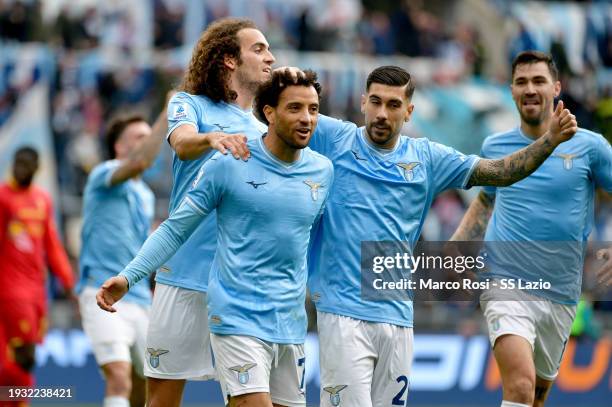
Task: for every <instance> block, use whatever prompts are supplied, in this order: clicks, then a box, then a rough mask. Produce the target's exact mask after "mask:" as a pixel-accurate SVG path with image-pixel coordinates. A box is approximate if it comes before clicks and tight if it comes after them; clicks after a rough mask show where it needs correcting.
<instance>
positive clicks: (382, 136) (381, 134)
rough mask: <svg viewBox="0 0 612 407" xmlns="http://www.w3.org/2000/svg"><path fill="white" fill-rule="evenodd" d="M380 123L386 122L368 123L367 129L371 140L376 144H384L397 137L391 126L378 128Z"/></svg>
mask: <svg viewBox="0 0 612 407" xmlns="http://www.w3.org/2000/svg"><path fill="white" fill-rule="evenodd" d="M378 124H383V125H384V123H380V122H372V123H370V124H368V125H366V129H367V131H368V135H369V136H370V140H372V142H373V143H374V144H377V145H380V146H382V145H385V144H387V143H388V142H389V141H390V140H392V139H393V138H395V136H396V134H394V133H393V129H392V128H391V127H390V126H387V128H385V129H378V128H376V127H375V126H376V125H378Z"/></svg>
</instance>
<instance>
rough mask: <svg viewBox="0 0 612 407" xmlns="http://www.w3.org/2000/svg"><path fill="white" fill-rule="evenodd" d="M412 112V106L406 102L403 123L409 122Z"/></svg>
mask: <svg viewBox="0 0 612 407" xmlns="http://www.w3.org/2000/svg"><path fill="white" fill-rule="evenodd" d="M413 111H414V105H413V104H412V103H410V101H408V107H406V115H405V116H404V121H405V122H407V121H409V120H410V116H412V112H413Z"/></svg>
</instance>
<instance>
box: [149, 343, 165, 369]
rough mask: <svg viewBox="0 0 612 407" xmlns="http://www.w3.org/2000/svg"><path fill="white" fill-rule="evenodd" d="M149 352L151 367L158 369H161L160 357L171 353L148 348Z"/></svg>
mask: <svg viewBox="0 0 612 407" xmlns="http://www.w3.org/2000/svg"><path fill="white" fill-rule="evenodd" d="M147 352H149V364H150V365H151V367H154V368H157V367H159V357H160V356H161V355H164V354H166V353H168V352H170V351H169V350H165V349H153V348H147Z"/></svg>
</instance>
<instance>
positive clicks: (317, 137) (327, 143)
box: [308, 114, 357, 157]
mask: <svg viewBox="0 0 612 407" xmlns="http://www.w3.org/2000/svg"><path fill="white" fill-rule="evenodd" d="M355 129H357V125H355V123H351V122H345V121H342V120H338V119H334V118H332V117H329V116H325V115H322V114H320V115H319V120H318V122H317V128H316V129H315V132H314V133H313V135H312V138H311V139H310V143H309V144H308V147H310V148H311V149H312V150H314V151H316V152H318V153H320V154H323V155H325V156H327V157H329V156H330V154H331V153H332V152H333V149H334V145H335V144H336V143H338V142H339V141H340V140H342V138H343V137H345V136H346V135H347V134H352V133H354V131H355Z"/></svg>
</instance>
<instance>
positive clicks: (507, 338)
mask: <svg viewBox="0 0 612 407" xmlns="http://www.w3.org/2000/svg"><path fill="white" fill-rule="evenodd" d="M511 89H512V97H513V99H514V102H515V104H516V108H517V110H518V112H519V115H520V118H521V122H520V125H519V126H518V127H516V128H514V129H512V130H510V131H507V132H503V133H497V134H494V135H491V136H489V137H487V138H486V139H485V141H484V143H483V146H482V156H483V157H489V158H492V159H498V158H500V157H503V156H507V155H508V154H510V153H514V152H515V151H517V150H519V149H524V148H525V147H528V146H533V145H535V144H537V143H540V142H541V141H542V140H543V139H546V137H547V136H548V133H547V131H548V129H549V128H550V126H551V125H552V124H553V123H554V122H555V121H556V120H557V118H556V115H555V107H554V99H555V98H556V97H558V96H559V94H560V92H561V83H560V82H559V81H558V79H557V68H556V67H555V64H554V62H553V60H552V58H551V56H550V55H548V54H544V53H542V52H538V51H526V52H522V53H520V54H519V55H518V56H517V57H516V59H515V60H514V62H513V63H512V84H511ZM561 103H562V102H559V104H561ZM557 109H558V106H557ZM595 187H601V188H604V189H605V190H606V191H608V192H610V191H612V152H611V149H610V144H609V143H608V142H607V141H606V140H605V139H604V138H603V137H602V136H601V135H599V134H596V133H593V132H590V131H588V130H585V129H581V128H579V129H577V132H576V135H575V136H574V137H573V138H572V139H571V140H569V141H567V142H565V143H563V144H561V145H559V146H558V147H557V148H556V149H555V151H554V153H553V154H552V155H551V156H550V157H549V158H547V159H546V161H545V162H544V163H543V164H542V165H541V166H540V167H539V168H538V169H537V170H536V171H535V172H534V173H533V174H531V175H530V176H529V177H527V178H526V179H524V180H522V181H521V182H520V183H517V184H514V185H511V186H506V187H505V188H496V187H495V186H494V185H491V186H488V187H486V188H483V190H482V191H481V192H480V194H479V195H478V197H477V198H476V199H475V200H474V201H473V202H472V204H471V205H470V207H469V209H468V211H467V212H466V214H465V215H464V218H463V220H462V222H461V224H460V226H459V227H458V229H457V231H456V232H455V234H454V235H453V237H452V240H482V239H483V236H484V240H485V241H486V245H487V253H488V255H489V256H488V267H489V269H490V271H491V272H490V275H489V276H488V277H490V278H495V279H512V280H518V279H521V280H522V281H526V282H534V281H539V280H540V279H542V280H543V281H545V282H549V283H551V288H550V289H546V290H539V291H530V292H529V293H528V292H525V291H520V290H515V291H513V292H512V295H511V296H510V297H508V295H507V294H506V295H504V292H503V291H504V290H501V288H495V287H493V288H491V289H490V290H488V291H485V292H484V293H483V294H482V296H481V306H482V309H483V312H484V315H485V318H486V320H487V326H488V329H489V339H490V341H491V346H492V347H493V353H494V355H495V358H496V360H497V364H498V366H499V368H500V373H501V377H502V385H503V401H502V406H504V407H511V406H516V407H520V406H532V405H533V406H536V407H541V406H543V405H544V403H545V401H546V398H547V395H548V392H549V391H550V388H551V386H552V384H553V381H554V379H555V377H556V376H557V372H558V370H559V365H560V363H561V359H562V356H563V352H564V349H565V344H566V342H567V340H568V338H569V335H570V329H571V325H572V322H573V320H574V317H575V315H576V304H577V303H578V300H579V296H580V288H581V287H580V286H581V281H582V278H581V273H582V267H583V262H584V258H583V256H584V252H583V246H584V244H585V243H586V241H587V239H588V236H589V234H590V232H591V229H592V226H593V193H594V190H595ZM489 219H490V220H489ZM485 232H486V233H485ZM508 242H512V243H513V244H512V245H511V244H508ZM522 242H529V243H528V244H525V243H523V244H521V243H522ZM514 247H516V249H514ZM516 250H518V251H516ZM550 253H554V255H553V256H550V255H548V254H550ZM601 256H602V257H603V256H604V252H602V253H601Z"/></svg>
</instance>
